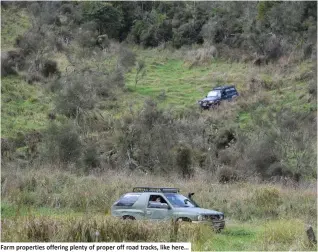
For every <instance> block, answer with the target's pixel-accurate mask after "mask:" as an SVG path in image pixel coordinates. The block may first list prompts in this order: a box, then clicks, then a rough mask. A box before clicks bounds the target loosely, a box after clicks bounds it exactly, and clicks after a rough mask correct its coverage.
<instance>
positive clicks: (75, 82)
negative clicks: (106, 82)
mask: <svg viewBox="0 0 318 252" xmlns="http://www.w3.org/2000/svg"><path fill="white" fill-rule="evenodd" d="M85 77H86V78H85ZM57 82H58V83H61V82H60V80H57ZM59 85H61V84H59ZM59 85H58V86H59ZM93 85H94V83H92V82H91V79H90V78H89V76H88V77H87V76H85V75H83V74H78V73H75V74H73V75H72V76H68V77H66V79H65V82H64V86H63V87H62V89H61V90H60V91H59V95H58V96H57V98H56V100H55V104H56V110H57V111H58V112H59V113H62V114H64V115H66V116H67V117H77V116H79V115H82V114H85V113H86V112H87V111H89V110H92V109H93V108H94V106H95V104H96V102H97V100H96V90H95V87H94V86H93Z"/></svg>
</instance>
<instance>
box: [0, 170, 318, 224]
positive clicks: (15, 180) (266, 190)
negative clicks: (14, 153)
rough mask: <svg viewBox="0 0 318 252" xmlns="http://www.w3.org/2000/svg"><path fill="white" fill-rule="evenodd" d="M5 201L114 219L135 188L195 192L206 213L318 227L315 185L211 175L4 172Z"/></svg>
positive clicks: (2, 191)
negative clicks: (112, 214) (114, 209)
mask: <svg viewBox="0 0 318 252" xmlns="http://www.w3.org/2000/svg"><path fill="white" fill-rule="evenodd" d="M1 176H2V184H1V186H2V188H1V193H2V195H1V196H2V201H5V202H7V203H9V204H11V205H13V206H24V207H31V208H38V207H46V208H52V209H70V210H72V211H75V212H82V213H98V214H108V213H109V211H110V208H111V205H112V204H113V203H114V202H115V201H116V200H117V199H118V198H119V197H120V196H121V195H122V194H124V193H126V192H129V191H131V190H132V188H133V187H135V186H153V187H156V186H158V187H159V186H164V187H178V188H180V189H181V192H182V193H183V194H185V195H187V193H189V192H195V196H194V197H195V200H196V201H197V202H198V203H199V205H200V206H201V207H203V208H209V209H215V210H218V211H222V212H224V213H225V216H226V218H228V219H235V220H238V221H253V220H255V219H267V218H270V219H276V218H281V217H286V216H287V217H290V218H301V219H302V220H304V221H305V222H306V223H308V224H310V225H316V221H317V220H316V219H317V190H316V188H315V184H314V183H313V184H312V185H309V184H307V185H301V186H299V187H297V188H294V187H288V186H283V185H281V184H274V183H260V182H259V181H255V182H253V181H250V182H236V183H226V184H220V183H218V182H217V181H215V179H213V177H212V176H211V175H209V174H208V173H202V174H200V173H197V174H196V175H195V177H193V178H192V179H189V180H186V179H182V178H180V177H178V176H177V175H170V176H169V177H160V176H153V175H146V174H145V175H143V176H141V175H137V174H136V173H134V174H129V173H127V172H119V171H117V172H115V171H114V172H107V173H104V174H99V175H98V176H97V175H96V176H95V175H90V176H84V177H82V176H77V175H75V174H72V173H68V172H65V171H53V170H44V169H43V170H42V169H41V170H29V171H28V170H16V171H15V170H3V171H2V174H1Z"/></svg>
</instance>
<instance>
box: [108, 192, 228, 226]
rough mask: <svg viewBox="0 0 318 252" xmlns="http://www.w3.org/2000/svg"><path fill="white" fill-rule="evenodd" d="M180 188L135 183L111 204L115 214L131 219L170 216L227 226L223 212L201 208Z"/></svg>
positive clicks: (159, 218)
mask: <svg viewBox="0 0 318 252" xmlns="http://www.w3.org/2000/svg"><path fill="white" fill-rule="evenodd" d="M179 191H180V190H179V189H178V188H152V187H135V188H133V191H132V192H128V193H126V194H124V195H122V196H121V197H120V199H119V200H117V201H116V202H115V203H114V204H113V205H112V207H111V214H112V216H116V217H120V218H122V219H131V220H141V219H149V220H169V219H173V220H175V221H188V222H192V223H206V224H209V225H211V227H213V229H215V230H216V231H220V230H221V229H223V228H224V226H225V220H224V214H223V213H222V212H218V211H214V210H210V209H203V208H201V207H200V206H199V205H198V204H197V203H196V202H195V201H194V200H193V199H192V198H191V196H193V195H194V193H189V194H188V197H185V196H183V195H182V194H180V193H179Z"/></svg>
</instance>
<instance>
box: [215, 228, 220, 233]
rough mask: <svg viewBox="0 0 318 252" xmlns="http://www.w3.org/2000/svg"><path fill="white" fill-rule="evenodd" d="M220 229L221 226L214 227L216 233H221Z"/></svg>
mask: <svg viewBox="0 0 318 252" xmlns="http://www.w3.org/2000/svg"><path fill="white" fill-rule="evenodd" d="M221 231H222V229H221V228H214V232H215V233H217V234H219V233H221Z"/></svg>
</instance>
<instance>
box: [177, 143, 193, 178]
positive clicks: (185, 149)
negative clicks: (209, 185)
mask: <svg viewBox="0 0 318 252" xmlns="http://www.w3.org/2000/svg"><path fill="white" fill-rule="evenodd" d="M191 164H192V151H191V148H190V146H188V145H185V144H181V145H179V146H178V147H177V153H176V165H177V167H178V168H179V172H180V173H181V174H182V177H183V178H189V177H191V176H192V175H193V170H192V169H191Z"/></svg>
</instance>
